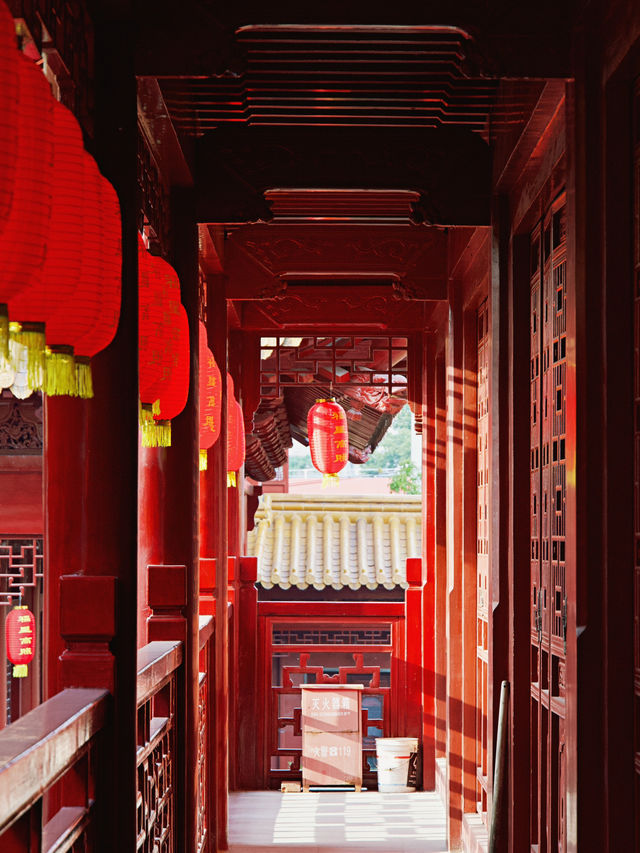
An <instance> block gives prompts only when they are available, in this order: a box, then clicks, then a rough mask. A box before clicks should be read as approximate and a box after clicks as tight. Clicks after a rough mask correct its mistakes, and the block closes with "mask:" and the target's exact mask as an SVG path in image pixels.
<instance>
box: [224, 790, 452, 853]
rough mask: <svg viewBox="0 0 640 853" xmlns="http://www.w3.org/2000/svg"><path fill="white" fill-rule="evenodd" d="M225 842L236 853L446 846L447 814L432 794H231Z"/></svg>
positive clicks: (426, 852) (394, 852)
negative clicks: (228, 842) (294, 849)
mask: <svg viewBox="0 0 640 853" xmlns="http://www.w3.org/2000/svg"><path fill="white" fill-rule="evenodd" d="M229 840H230V845H231V846H230V849H231V850H232V851H234V853H240V852H241V851H242V853H245V851H246V853H249V851H257V850H265V849H272V850H273V849H274V848H275V849H276V850H277V849H281V850H287V849H288V850H291V849H293V848H296V847H298V848H301V849H303V850H304V851H305V853H312V851H313V853H316V851H322V853H330V851H333V850H335V851H342V853H346V851H351V850H357V851H362V850H365V849H366V850H378V851H383V850H384V851H388V853H404V851H418V850H420V851H422V853H440V851H446V849H447V848H446V823H445V814H444V810H443V808H442V804H441V802H440V800H439V798H438V797H437V795H436V794H435V793H433V792H428V793H424V792H417V793H414V794H382V793H380V792H378V791H363V792H361V793H356V792H354V791H345V792H342V791H330V792H324V791H323V792H317V793H314V792H312V793H308V794H302V793H300V794H281V793H280V792H278V791H248V792H240V793H233V794H230V797H229Z"/></svg>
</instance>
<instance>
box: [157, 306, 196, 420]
mask: <svg viewBox="0 0 640 853" xmlns="http://www.w3.org/2000/svg"><path fill="white" fill-rule="evenodd" d="M173 329H174V330H175V333H176V334H175V336H173V337H172V341H173V346H172V348H171V350H170V352H168V353H167V360H168V363H169V365H170V369H169V370H168V371H167V372H166V381H164V382H163V384H162V388H161V389H160V394H159V399H160V412H159V413H158V415H154V418H155V419H156V420H160V421H171V420H173V418H175V417H177V416H178V415H179V414H180V412H181V411H182V410H183V409H184V407H185V406H186V405H187V397H188V396H189V358H190V348H189V319H188V317H187V312H186V311H185V309H184V306H183V305H182V303H181V302H178V303H177V314H176V316H175V319H174V320H173Z"/></svg>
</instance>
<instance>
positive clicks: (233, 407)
mask: <svg viewBox="0 0 640 853" xmlns="http://www.w3.org/2000/svg"><path fill="white" fill-rule="evenodd" d="M245 452H246V444H245V435H244V417H243V415H242V406H241V405H240V403H238V401H237V400H236V398H235V395H234V388H233V379H232V378H231V376H230V374H229V373H227V485H228V486H235V485H236V484H237V481H236V471H238V470H239V469H240V468H241V467H242V466H243V465H244V456H245Z"/></svg>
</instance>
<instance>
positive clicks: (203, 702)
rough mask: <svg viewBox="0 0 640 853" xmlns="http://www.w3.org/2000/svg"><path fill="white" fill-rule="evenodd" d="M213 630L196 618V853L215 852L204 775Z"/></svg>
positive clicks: (210, 788) (210, 792) (209, 742)
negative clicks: (198, 623)
mask: <svg viewBox="0 0 640 853" xmlns="http://www.w3.org/2000/svg"><path fill="white" fill-rule="evenodd" d="M213 630H214V617H213V616H201V617H200V638H199V648H200V681H199V701H198V836H197V853H206V851H208V850H209V849H212V850H213V849H215V845H214V844H213V839H212V831H211V830H212V825H211V817H212V816H213V814H214V785H213V780H212V779H211V778H209V777H210V775H211V774H210V773H208V772H207V768H209V767H210V766H211V756H212V755H213V720H212V719H211V717H210V714H209V708H210V707H211V704H210V701H209V697H210V685H211V684H213V683H214V677H213V660H214V650H213Z"/></svg>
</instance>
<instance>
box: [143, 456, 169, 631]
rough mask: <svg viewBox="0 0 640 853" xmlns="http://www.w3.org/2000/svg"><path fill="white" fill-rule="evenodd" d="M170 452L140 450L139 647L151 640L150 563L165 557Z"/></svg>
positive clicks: (160, 560)
mask: <svg viewBox="0 0 640 853" xmlns="http://www.w3.org/2000/svg"><path fill="white" fill-rule="evenodd" d="M166 456H167V449H165V448H163V447H140V448H139V451H138V647H141V646H144V645H145V644H146V643H147V642H149V636H148V632H147V625H148V619H149V616H150V615H151V608H150V606H149V602H148V599H147V590H148V585H149V577H148V567H149V566H150V565H153V564H160V563H162V562H163V561H164V559H165V557H164V527H165V515H164V513H165V502H166V495H165V481H164V466H165V461H166Z"/></svg>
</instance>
